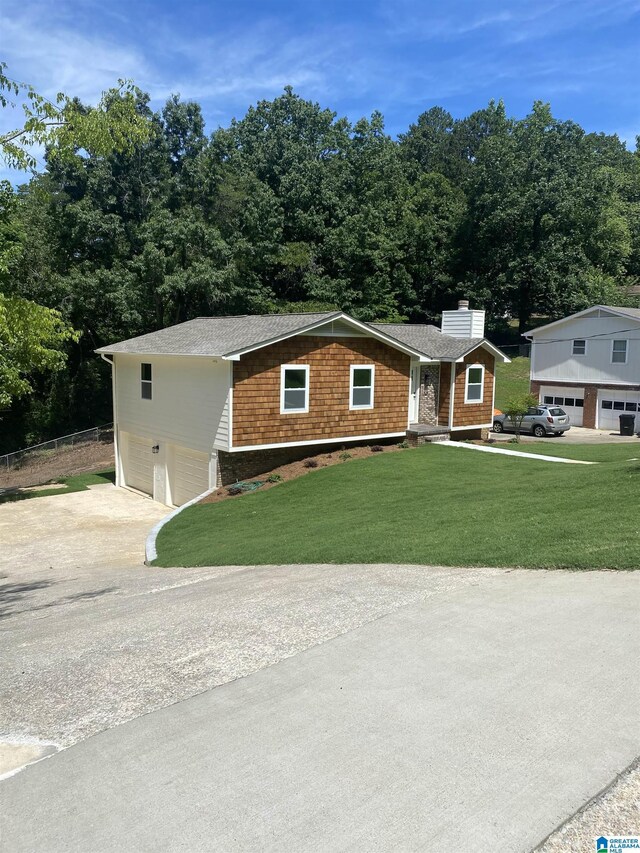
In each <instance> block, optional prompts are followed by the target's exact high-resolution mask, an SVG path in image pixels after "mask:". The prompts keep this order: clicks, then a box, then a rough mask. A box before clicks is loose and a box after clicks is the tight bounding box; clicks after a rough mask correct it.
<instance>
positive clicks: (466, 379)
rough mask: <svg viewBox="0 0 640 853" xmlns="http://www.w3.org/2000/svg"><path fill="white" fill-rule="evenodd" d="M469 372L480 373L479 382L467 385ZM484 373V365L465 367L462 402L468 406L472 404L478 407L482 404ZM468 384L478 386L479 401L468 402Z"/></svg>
mask: <svg viewBox="0 0 640 853" xmlns="http://www.w3.org/2000/svg"><path fill="white" fill-rule="evenodd" d="M471 370H480V371H482V373H481V379H480V382H471V383H469V372H470V371H471ZM484 371H485V368H484V364H477V363H476V364H468V365H467V369H466V370H465V377H464V402H465V404H466V403H468V404H469V405H474V404H477V405H479V404H481V403H484ZM469 384H471V385H479V386H480V399H479V400H475V399H474V400H470V399H469Z"/></svg>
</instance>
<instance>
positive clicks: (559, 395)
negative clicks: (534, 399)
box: [540, 385, 584, 426]
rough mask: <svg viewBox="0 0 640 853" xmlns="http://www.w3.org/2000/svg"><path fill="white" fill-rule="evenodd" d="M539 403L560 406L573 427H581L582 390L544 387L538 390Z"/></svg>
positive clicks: (552, 386)
mask: <svg viewBox="0 0 640 853" xmlns="http://www.w3.org/2000/svg"><path fill="white" fill-rule="evenodd" d="M540 402H541V403H549V404H551V405H553V406H561V407H562V408H563V409H564V410H565V412H566V413H567V414H568V415H569V417H570V418H571V423H572V424H573V426H582V418H583V414H584V388H569V387H567V388H562V387H559V386H554V385H546V386H543V387H542V388H541V389H540Z"/></svg>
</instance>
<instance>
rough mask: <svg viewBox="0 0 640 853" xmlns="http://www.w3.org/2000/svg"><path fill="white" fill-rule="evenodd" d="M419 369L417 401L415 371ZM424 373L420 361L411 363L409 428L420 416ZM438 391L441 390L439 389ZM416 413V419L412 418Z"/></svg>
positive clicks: (408, 410)
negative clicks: (421, 377)
mask: <svg viewBox="0 0 640 853" xmlns="http://www.w3.org/2000/svg"><path fill="white" fill-rule="evenodd" d="M414 370H415V371H417V375H418V380H417V382H416V399H415V402H414V400H412V397H413V371H414ZM421 374H422V369H421V367H420V362H415V361H412V362H411V364H410V365H409V407H408V409H407V429H408V428H409V427H410V426H411V424H414V423H418V422H419V418H420V376H421ZM438 393H440V392H439V390H438ZM412 414H414V415H415V419H414V420H412V419H411V415H412Z"/></svg>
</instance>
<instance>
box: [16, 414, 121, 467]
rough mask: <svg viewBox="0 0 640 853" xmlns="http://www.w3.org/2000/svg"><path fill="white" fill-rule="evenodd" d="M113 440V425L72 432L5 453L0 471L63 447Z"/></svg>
mask: <svg viewBox="0 0 640 853" xmlns="http://www.w3.org/2000/svg"><path fill="white" fill-rule="evenodd" d="M112 438H113V424H104V425H103V426H99V427H92V428H91V429H83V430H81V431H80V432H72V433H70V434H69V435H63V436H61V437H60V438H52V439H51V440H50V441H43V442H42V444H34V445H33V446H32V447H25V448H24V449H23V450H16V451H15V452H14V453H5V454H4V455H3V456H0V471H8V470H9V469H10V468H16V467H19V466H20V465H21V464H22V463H23V462H24V461H26V460H27V459H28V458H30V457H32V456H37V455H38V454H45V453H47V452H49V451H55V450H58V449H59V448H61V447H73V446H74V445H76V444H86V443H87V442H90V441H110V440H111V439H112Z"/></svg>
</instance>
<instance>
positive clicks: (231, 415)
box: [227, 362, 233, 451]
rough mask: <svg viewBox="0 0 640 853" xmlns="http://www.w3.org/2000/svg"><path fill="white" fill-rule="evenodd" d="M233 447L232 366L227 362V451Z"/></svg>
mask: <svg viewBox="0 0 640 853" xmlns="http://www.w3.org/2000/svg"><path fill="white" fill-rule="evenodd" d="M232 447H233V364H232V363H231V362H229V441H228V442H227V450H228V451H231V448H232Z"/></svg>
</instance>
